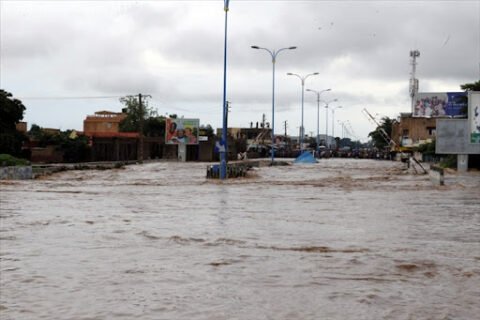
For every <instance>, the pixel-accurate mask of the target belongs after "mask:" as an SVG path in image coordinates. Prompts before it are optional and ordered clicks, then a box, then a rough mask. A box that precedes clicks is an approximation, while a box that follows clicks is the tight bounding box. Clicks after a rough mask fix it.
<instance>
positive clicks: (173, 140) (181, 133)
mask: <svg viewBox="0 0 480 320" xmlns="http://www.w3.org/2000/svg"><path fill="white" fill-rule="evenodd" d="M199 126H200V120H199V119H183V118H182V119H171V118H167V119H165V143H166V144H198V127H199Z"/></svg>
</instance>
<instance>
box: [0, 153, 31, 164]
mask: <svg viewBox="0 0 480 320" xmlns="http://www.w3.org/2000/svg"><path fill="white" fill-rule="evenodd" d="M29 164H30V162H28V161H27V160H25V159H19V158H15V157H13V156H11V155H9V154H5V153H2V154H0V166H2V167H11V166H28V165H29Z"/></svg>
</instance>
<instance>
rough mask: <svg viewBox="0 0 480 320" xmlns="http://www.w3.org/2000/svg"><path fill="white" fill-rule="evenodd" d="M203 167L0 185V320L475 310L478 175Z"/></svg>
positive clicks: (400, 169)
mask: <svg viewBox="0 0 480 320" xmlns="http://www.w3.org/2000/svg"><path fill="white" fill-rule="evenodd" d="M206 166H207V164H204V163H165V162H159V163H150V164H144V165H138V166H128V167H126V168H125V169H114V170H105V171H68V172H63V173H59V174H55V175H52V176H49V177H45V178H42V179H39V180H33V181H2V182H0V192H1V194H0V196H1V197H0V206H1V211H0V319H2V320H7V319H445V320H446V319H452V320H453V319H478V315H479V314H480V303H479V301H480V173H479V172H469V173H468V174H464V175H457V174H447V176H446V180H445V184H446V185H445V186H433V185H432V183H431V182H430V180H429V178H428V176H426V175H414V174H411V173H408V172H406V171H405V170H404V165H403V164H402V163H399V162H388V161H375V160H354V159H328V160H321V161H320V162H319V163H318V164H314V165H292V166H286V167H264V168H260V169H255V170H254V171H253V172H251V174H250V177H249V178H242V179H237V180H229V181H227V182H223V183H222V182H219V181H211V180H207V179H205V173H206Z"/></svg>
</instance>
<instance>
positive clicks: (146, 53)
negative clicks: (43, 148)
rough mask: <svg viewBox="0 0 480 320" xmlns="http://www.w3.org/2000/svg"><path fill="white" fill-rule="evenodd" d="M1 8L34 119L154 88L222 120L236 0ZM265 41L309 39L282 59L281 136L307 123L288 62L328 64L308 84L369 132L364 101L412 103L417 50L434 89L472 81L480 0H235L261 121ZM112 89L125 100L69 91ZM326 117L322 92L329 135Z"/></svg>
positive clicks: (397, 108) (307, 108) (164, 102)
mask: <svg viewBox="0 0 480 320" xmlns="http://www.w3.org/2000/svg"><path fill="white" fill-rule="evenodd" d="M0 10H1V13H0V15H1V21H0V22H1V24H0V27H1V28H0V30H1V31H0V36H1V38H0V40H1V41H0V44H1V47H0V58H1V61H0V67H1V71H0V87H1V88H2V89H4V90H7V91H9V92H11V93H12V94H13V95H14V96H15V97H18V98H21V99H22V101H23V102H24V104H25V106H26V107H27V111H26V113H25V120H26V121H28V123H29V126H30V125H31V124H32V123H36V124H38V125H40V126H42V127H53V128H61V129H62V130H66V129H77V130H82V128H83V119H84V118H85V117H86V116H87V115H88V114H93V113H94V112H95V111H98V110H110V111H117V112H118V111H120V110H121V108H122V105H121V104H120V102H119V101H118V97H120V96H125V95H130V94H138V93H143V94H149V95H151V96H152V99H151V100H150V106H152V107H154V108H156V109H157V110H158V113H159V114H160V115H165V114H172V113H176V114H178V115H180V116H184V117H185V118H199V119H200V123H201V124H211V125H212V126H213V127H221V112H222V92H223V40H224V38H223V37H224V18H225V14H224V11H223V0H211V1H202V0H195V1H181V0H176V1H162V0H160V1H112V2H108V1H3V0H2V1H0ZM252 45H258V46H260V47H266V48H269V49H280V48H283V47H289V46H297V47H298V48H297V49H296V50H286V51H282V52H281V53H280V54H279V55H278V57H277V62H276V107H275V129H276V130H275V131H276V132H277V133H283V122H284V121H285V120H287V121H288V134H290V135H298V128H299V126H300V123H301V82H300V80H299V79H298V78H295V77H292V76H287V75H286V73H287V72H292V73H297V74H301V75H305V74H308V73H313V72H319V75H318V76H313V77H309V78H308V79H307V80H306V84H305V88H310V89H313V90H317V91H320V90H324V89H327V88H331V89H332V90H331V91H330V92H326V93H324V94H322V100H324V99H325V100H327V101H330V100H333V99H338V102H334V103H332V104H330V107H336V106H342V108H338V109H337V110H336V111H335V122H337V120H339V121H346V120H349V121H350V123H351V125H352V129H353V132H354V133H355V135H356V136H357V137H358V138H360V139H362V140H366V139H367V136H368V133H369V132H370V131H372V130H373V129H374V125H373V124H371V123H370V122H369V121H368V120H367V118H366V117H365V116H364V115H363V114H362V112H361V111H362V109H363V108H366V109H367V110H368V111H370V113H372V114H373V115H376V114H378V115H379V116H380V115H385V116H389V117H396V116H397V115H398V114H399V113H400V112H409V111H410V97H409V93H408V83H409V77H410V71H411V66H410V57H409V52H410V50H412V49H418V50H419V51H420V57H419V58H418V65H417V78H418V79H419V81H420V91H421V92H445V91H460V88H459V86H460V84H463V83H467V82H473V81H476V80H478V79H479V78H480V0H477V1H458V0H456V1H348V2H347V1H298V0H295V1H275V0H264V1H262V0H251V1H246V0H231V1H230V11H229V13H228V71H227V99H228V100H229V101H231V103H232V109H231V113H230V116H229V126H233V127H248V126H250V122H254V123H255V122H257V121H261V118H262V114H263V113H265V114H266V117H267V121H270V120H271V115H272V111H271V108H272V106H271V101H272V83H271V81H272V62H271V57H270V56H269V54H268V53H267V52H266V51H263V50H254V49H251V48H250V46H252ZM99 96H102V97H105V96H106V97H112V98H104V99H100V98H95V99H86V98H83V99H60V98H63V97H70V98H72V97H99ZM33 98H35V99H33ZM39 98H43V99H39ZM47 98H48V99H47ZM50 98H56V99H50ZM304 115H305V116H304V122H305V133H306V134H310V133H311V132H313V134H314V135H316V131H317V103H316V96H315V95H314V94H313V93H311V92H305V104H304ZM328 116H329V119H328V120H329V124H328V126H329V134H331V129H332V128H331V125H332V122H331V120H332V117H331V112H329V115H328ZM325 121H326V109H325V108H324V107H323V103H322V105H321V110H320V129H319V130H320V133H324V132H325ZM335 125H336V126H335V135H336V136H338V135H341V129H340V126H339V124H338V123H335Z"/></svg>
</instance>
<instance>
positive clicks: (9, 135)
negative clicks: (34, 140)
mask: <svg viewBox="0 0 480 320" xmlns="http://www.w3.org/2000/svg"><path fill="white" fill-rule="evenodd" d="M24 112H25V106H24V105H23V103H22V102H21V101H20V100H18V99H15V98H13V96H12V94H11V93H10V92H7V91H5V90H3V89H0V153H7V154H12V155H16V156H18V155H20V154H21V149H22V142H23V141H24V140H25V139H26V137H25V136H24V135H23V134H21V133H20V132H18V131H17V129H16V124H17V123H19V122H20V121H21V120H22V119H23V113H24Z"/></svg>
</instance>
